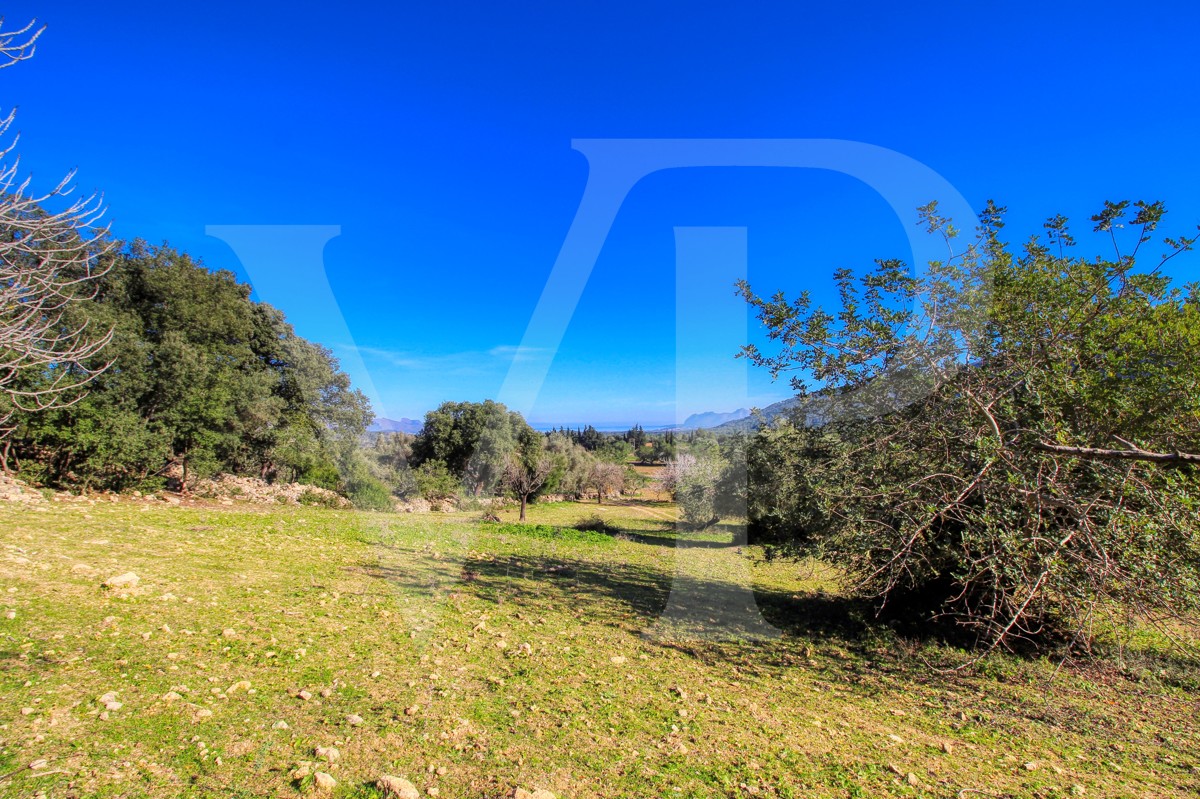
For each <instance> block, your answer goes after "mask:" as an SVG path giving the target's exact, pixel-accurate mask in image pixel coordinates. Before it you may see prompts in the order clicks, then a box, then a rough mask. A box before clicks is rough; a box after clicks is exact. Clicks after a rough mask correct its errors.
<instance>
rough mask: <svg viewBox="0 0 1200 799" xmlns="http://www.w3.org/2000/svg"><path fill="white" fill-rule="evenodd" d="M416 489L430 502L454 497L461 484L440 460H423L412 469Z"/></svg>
mask: <svg viewBox="0 0 1200 799" xmlns="http://www.w3.org/2000/svg"><path fill="white" fill-rule="evenodd" d="M413 477H414V478H415V480H416V484H417V491H418V493H420V495H421V496H422V497H424V498H425V499H427V500H428V501H430V502H441V501H444V500H448V499H455V498H456V497H457V496H458V494H459V491H460V490H461V488H462V485H461V484H460V483H459V482H458V478H457V477H455V476H454V475H453V474H451V472H450V469H449V467H447V466H446V464H445V463H443V462H442V461H425V462H424V463H422V464H421V465H420V466H418V467H417V468H416V469H415V470H414V471H413Z"/></svg>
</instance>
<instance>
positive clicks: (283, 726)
mask: <svg viewBox="0 0 1200 799" xmlns="http://www.w3.org/2000/svg"><path fill="white" fill-rule="evenodd" d="M287 728H288V723H287V722H286V721H277V722H275V723H274V724H272V725H271V729H273V730H286V729H287Z"/></svg>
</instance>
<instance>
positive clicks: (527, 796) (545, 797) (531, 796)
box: [513, 788, 556, 799]
mask: <svg viewBox="0 0 1200 799" xmlns="http://www.w3.org/2000/svg"><path fill="white" fill-rule="evenodd" d="M513 799H556V797H555V796H554V794H552V793H550V792H549V791H547V790H546V789H545V788H538V789H536V790H534V791H527V790H525V789H524V788H517V789H516V790H515V791H513Z"/></svg>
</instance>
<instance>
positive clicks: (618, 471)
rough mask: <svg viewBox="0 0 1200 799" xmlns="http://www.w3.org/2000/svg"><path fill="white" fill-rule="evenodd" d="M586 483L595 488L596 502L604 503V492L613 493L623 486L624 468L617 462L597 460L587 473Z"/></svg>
mask: <svg viewBox="0 0 1200 799" xmlns="http://www.w3.org/2000/svg"><path fill="white" fill-rule="evenodd" d="M588 485H589V486H590V487H591V488H594V489H596V503H597V504H603V503H604V495H605V494H615V493H617V492H618V491H620V490H621V489H622V488H624V486H625V468H624V467H623V466H621V465H620V464H618V463H608V462H606V461H598V462H596V463H594V464H592V469H591V472H589V473H588Z"/></svg>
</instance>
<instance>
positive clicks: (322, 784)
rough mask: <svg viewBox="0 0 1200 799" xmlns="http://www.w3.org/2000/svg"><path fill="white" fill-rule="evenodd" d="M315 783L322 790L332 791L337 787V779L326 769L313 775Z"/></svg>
mask: <svg viewBox="0 0 1200 799" xmlns="http://www.w3.org/2000/svg"><path fill="white" fill-rule="evenodd" d="M313 784H314V785H316V786H317V788H318V789H320V790H322V791H332V790H333V789H334V788H336V787H337V780H335V779H334V778H333V777H331V776H330V775H328V774H326V773H325V772H324V771H318V772H317V773H316V774H314V775H313Z"/></svg>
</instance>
